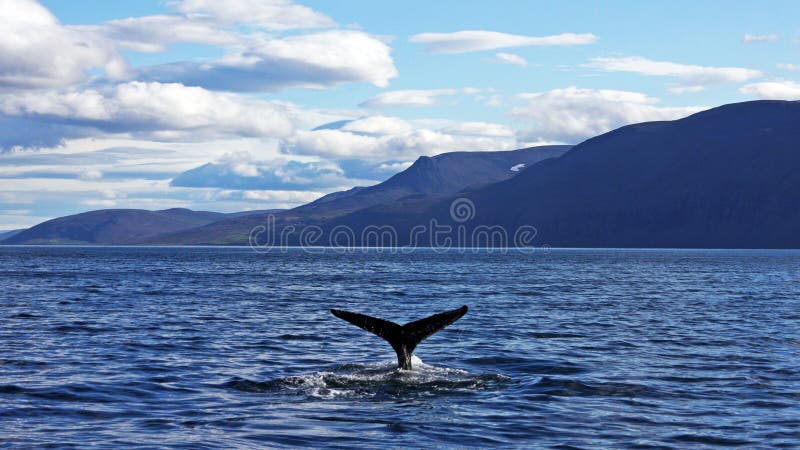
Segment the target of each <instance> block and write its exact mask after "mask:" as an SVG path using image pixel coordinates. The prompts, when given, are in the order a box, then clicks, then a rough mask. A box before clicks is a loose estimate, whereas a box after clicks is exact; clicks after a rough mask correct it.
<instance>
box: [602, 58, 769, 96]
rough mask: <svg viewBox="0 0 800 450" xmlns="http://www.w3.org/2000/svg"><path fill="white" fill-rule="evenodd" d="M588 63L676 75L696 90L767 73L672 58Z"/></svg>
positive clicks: (653, 74) (638, 71)
mask: <svg viewBox="0 0 800 450" xmlns="http://www.w3.org/2000/svg"><path fill="white" fill-rule="evenodd" d="M588 66H589V67H594V68H597V69H601V70H606V71H610V72H631V73H638V74H642V75H649V76H663V77H675V78H677V79H678V80H679V81H680V84H681V85H682V86H683V87H684V88H689V89H694V90H695V91H696V90H700V89H702V88H703V87H705V86H708V85H712V84H718V83H743V82H745V81H748V80H751V79H753V78H757V77H760V76H762V75H763V74H762V73H761V72H760V71H758V70H754V69H747V68H744V67H712V66H698V65H692V64H679V63H674V62H668V61H653V60H650V59H647V58H642V57H639V56H630V57H624V58H592V60H591V62H590V63H589V64H588ZM683 92H686V91H683Z"/></svg>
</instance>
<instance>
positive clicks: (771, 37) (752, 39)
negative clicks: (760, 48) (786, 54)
mask: <svg viewBox="0 0 800 450" xmlns="http://www.w3.org/2000/svg"><path fill="white" fill-rule="evenodd" d="M779 37H780V36H778V35H777V34H745V35H744V38H742V42H743V43H745V44H753V43H763V42H772V41H777V40H778V39H779Z"/></svg>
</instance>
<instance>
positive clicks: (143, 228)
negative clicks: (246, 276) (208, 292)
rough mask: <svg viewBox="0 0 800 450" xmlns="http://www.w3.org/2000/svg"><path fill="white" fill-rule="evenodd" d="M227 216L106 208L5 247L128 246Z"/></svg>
mask: <svg viewBox="0 0 800 450" xmlns="http://www.w3.org/2000/svg"><path fill="white" fill-rule="evenodd" d="M224 217H225V214H222V213H216V212H208V211H191V210H188V209H181V208H174V209H167V210H163V211H146V210H141V209H104V210H99V211H90V212H86V213H82V214H76V215H72V216H67V217H60V218H57V219H53V220H48V221H47V222H43V223H40V224H39V225H36V226H34V227H31V228H28V229H27V230H24V231H22V232H20V233H17V234H15V235H13V236H11V237H9V238H7V239H5V240H4V241H2V243H3V244H125V243H129V242H131V241H133V240H139V239H142V238H144V237H147V236H150V235H153V234H157V233H164V232H168V231H179V230H185V229H189V228H194V227H198V226H202V225H206V224H208V223H211V222H214V221H217V220H220V219H222V218H224Z"/></svg>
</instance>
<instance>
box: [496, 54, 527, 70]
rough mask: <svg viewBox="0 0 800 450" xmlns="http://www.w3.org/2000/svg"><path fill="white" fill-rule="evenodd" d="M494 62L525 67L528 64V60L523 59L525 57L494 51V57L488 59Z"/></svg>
mask: <svg viewBox="0 0 800 450" xmlns="http://www.w3.org/2000/svg"><path fill="white" fill-rule="evenodd" d="M489 61H490V62H493V63H495V64H512V65H515V66H522V67H525V66H527V65H528V61H525V58H523V57H521V56H519V55H515V54H513V53H503V52H500V53H495V54H494V58H492V59H490V60H489Z"/></svg>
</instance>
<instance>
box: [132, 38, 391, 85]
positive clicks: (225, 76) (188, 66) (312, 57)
mask: <svg viewBox="0 0 800 450" xmlns="http://www.w3.org/2000/svg"><path fill="white" fill-rule="evenodd" d="M139 75H140V76H141V77H143V78H145V79H150V80H156V81H162V82H180V83H183V84H187V85H195V86H203V87H206V88H209V89H219V90H228V91H275V90H280V89H285V88H289V87H302V88H311V89H324V88H328V87H332V86H336V85H339V84H343V83H354V82H367V83H372V84H374V85H375V86H379V87H386V86H388V84H389V80H390V79H391V78H394V77H396V76H397V69H396V68H395V66H394V60H393V59H392V56H391V48H390V47H389V46H388V45H386V44H385V43H384V42H383V41H381V40H379V39H377V38H375V37H374V36H372V35H369V34H367V33H364V32H361V31H352V30H330V31H323V32H319V33H311V34H302V35H295V36H289V37H284V38H272V37H268V36H264V35H251V36H249V37H248V38H247V39H243V40H242V42H241V43H240V44H239V45H237V46H236V47H235V48H231V49H229V52H228V53H227V54H226V55H225V56H223V57H222V58H220V59H218V60H216V61H212V62H207V63H196V62H180V63H173V64H164V65H159V66H150V67H145V68H141V69H140V71H139Z"/></svg>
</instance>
